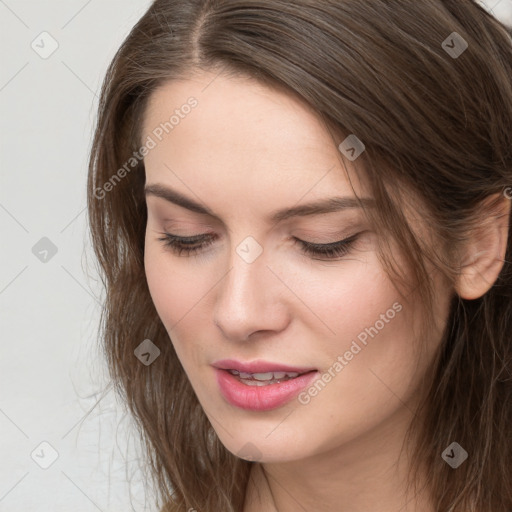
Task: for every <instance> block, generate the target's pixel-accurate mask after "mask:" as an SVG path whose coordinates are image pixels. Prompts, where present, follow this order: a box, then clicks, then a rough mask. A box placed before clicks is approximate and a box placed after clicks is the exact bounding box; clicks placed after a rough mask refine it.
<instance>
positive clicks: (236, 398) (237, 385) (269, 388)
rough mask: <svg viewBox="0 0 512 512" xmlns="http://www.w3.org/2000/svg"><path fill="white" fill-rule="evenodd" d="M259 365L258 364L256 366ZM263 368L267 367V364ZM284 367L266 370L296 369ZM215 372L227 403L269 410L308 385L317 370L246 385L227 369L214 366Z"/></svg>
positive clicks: (281, 404) (251, 409) (288, 400)
mask: <svg viewBox="0 0 512 512" xmlns="http://www.w3.org/2000/svg"><path fill="white" fill-rule="evenodd" d="M260 367H261V366H258V368H260ZM245 368H247V365H246V366H245ZM265 368H268V365H267V366H265ZM285 368H290V367H283V366H282V365H280V366H279V368H278V369H277V370H268V371H279V370H282V371H296V370H285ZM232 369H235V368H232ZM244 371H245V370H244ZM215 373H216V377H217V384H218V386H219V388H220V391H221V393H222V395H223V396H224V398H225V399H226V400H227V401H228V403H230V404H231V405H234V406H235V407H238V408H240V409H245V410H249V411H269V410H272V409H276V408H278V407H281V406H283V405H284V404H286V403H288V402H290V401H291V400H292V399H293V398H295V397H296V396H297V395H298V394H299V393H300V392H301V391H302V390H303V389H304V388H306V387H308V386H309V385H310V384H311V382H312V381H313V380H314V379H316V378H317V377H318V375H319V373H318V371H316V370H312V371H308V372H307V373H304V374H303V375H299V376H298V377H295V378H293V379H289V380H287V381H284V382H280V383H276V384H268V385H266V386H248V385H247V384H244V383H242V382H240V380H239V379H238V378H237V377H235V376H234V375H233V374H231V373H230V372H229V371H228V370H227V369H220V368H215ZM248 373H259V371H258V372H255V371H254V370H253V371H251V372H248ZM299 373H300V372H299Z"/></svg>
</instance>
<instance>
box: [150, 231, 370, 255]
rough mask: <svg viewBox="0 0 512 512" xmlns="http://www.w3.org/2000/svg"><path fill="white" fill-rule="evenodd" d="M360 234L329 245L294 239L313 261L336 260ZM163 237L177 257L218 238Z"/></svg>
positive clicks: (211, 236)
mask: <svg viewBox="0 0 512 512" xmlns="http://www.w3.org/2000/svg"><path fill="white" fill-rule="evenodd" d="M360 234H361V233H356V234H355V235H352V236H350V237H348V238H345V239H343V240H338V241H336V242H331V243H328V244H316V243H312V242H307V241H305V240H301V239H299V238H296V237H293V240H294V242H295V243H298V244H299V245H300V248H301V251H302V252H303V253H304V254H306V255H308V256H311V257H312V258H313V259H335V258H341V257H342V256H345V255H346V254H348V253H349V251H350V249H351V247H352V245H353V243H354V242H355V241H356V240H357V238H358V237H359V235H360ZM163 235H164V236H163V237H161V238H158V239H157V240H159V241H161V242H162V243H163V244H164V246H165V247H167V248H169V249H170V250H171V251H172V252H173V253H174V254H175V255H177V256H193V255H195V254H198V253H199V252H201V251H203V250H204V249H206V247H208V246H209V245H211V244H212V243H213V242H214V240H215V238H216V237H215V235H209V234H204V235H195V236H189V237H182V236H178V235H174V234H172V233H163ZM319 257H320V258H319Z"/></svg>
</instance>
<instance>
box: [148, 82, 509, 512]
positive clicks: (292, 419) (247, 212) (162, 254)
mask: <svg viewBox="0 0 512 512" xmlns="http://www.w3.org/2000/svg"><path fill="white" fill-rule="evenodd" d="M215 77H216V75H215V74H213V73H207V72H201V73H197V74H196V75H191V76H190V77H189V78H188V79H186V80H185V79H183V80H180V81H172V82H169V83H167V84H165V85H164V86H162V87H160V88H159V89H157V90H156V91H155V92H154V93H153V95H152V96H151V98H150V101H149V104H148V107H147V110H146V115H145V118H144V123H143V137H144V139H145V138H146V137H147V136H148V135H151V133H152V130H154V128H155V127H157V126H158V125H159V124H160V123H161V122H163V121H164V120H166V119H168V118H169V116H170V115H171V114H172V112H173V111H174V109H175V108H179V106H180V105H183V104H184V103H186V101H187V98H189V97H190V96H194V97H195V98H197V100H198V106H197V107H196V108H195V109H193V110H192V111H191V112H190V114H188V115H187V116H185V117H184V118H183V119H181V120H180V122H179V124H178V125H177V126H175V127H174V129H173V130H172V131H171V132H170V133H168V134H166V135H165V137H163V139H162V141H161V142H159V143H158V144H157V145H156V147H154V148H153V149H151V150H150V151H149V153H148V154H147V155H146V157H145V168H146V184H156V183H159V184H162V185H166V186H168V187H172V188H173V189H175V190H177V191H179V192H180V193H182V194H183V195H186V196H187V197H189V198H191V199H193V200H194V201H196V202H199V203H201V204H204V205H206V206H207V207H208V208H210V209H211V210H212V211H213V212H214V214H215V216H210V215H205V214H200V213H196V212H192V211H189V210H187V209H185V208H183V207H181V206H177V205H175V204H172V203H170V202H168V201H166V200H165V199H163V198H160V197H156V196H154V195H148V196H147V207H148V223H147V230H146V239H145V268H146V275H147V280H148V285H149V288H150V292H151V296H152V299H153V301H154V304H155V307H156V309H157V311H158V314H159V316H160V318H161V320H162V322H163V324H164V326H165V328H166V329H167V331H168V333H169V335H170V337H171V340H172V343H173V345H174V348H175V350H176V352H177V354H178V357H179V359H180V361H181V363H182V365H183V368H184V370H185V372H186V374H187V376H188V378H189V380H190V383H191V385H192V387H193V389H194V391H195V393H196V395H197V397H198V399H199V402H200V403H201V405H202V406H203V408H204V410H205V413H206V414H207V416H208V417H209V419H210V421H211V423H212V425H213V427H214V429H215V431H216V433H217V435H218V436H219V438H220V440H221V442H222V443H223V444H224V446H225V447H226V448H227V449H228V450H229V451H231V452H232V453H233V454H235V455H236V454H238V453H239V452H240V450H242V449H243V448H244V447H246V449H247V446H248V444H247V443H250V445H249V446H252V447H253V448H252V449H253V453H254V455H253V458H256V459H257V461H258V462H259V463H260V464H255V465H253V470H252V473H251V480H250V483H249V486H248V491H247V497H246V502H245V507H244V512H256V511H268V512H271V511H276V510H278V511H279V512H289V511H297V510H306V511H314V510H323V511H326V512H327V511H331V512H334V511H336V512H343V511H349V510H350V512H359V511H361V512H362V511H370V510H379V511H381V512H396V511H397V510H400V511H401V512H405V511H412V510H415V511H421V512H433V511H434V509H433V508H432V506H431V505H430V503H429V496H428V494H427V493H421V492H420V493H418V494H412V495H406V494H405V486H404V484H405V477H406V475H407V472H408V469H409V462H410V461H409V459H408V455H407V453H405V452H404V453H403V454H402V457H400V458H399V455H400V450H401V448H402V444H403V439H404V435H405V432H406V429H407V427H408V425H409V423H410V421H411V419H412V417H413V414H414V408H415V405H416V400H417V390H418V385H419V382H420V379H421V377H422V376H423V374H424V372H425V369H426V367H427V365H428V363H429V362H430V360H431V359H432V357H433V355H434V353H435V350H436V348H437V347H438V344H439V341H440V338H441V333H442V329H443V327H444V325H445V323H446V319H447V313H448V304H449V299H450V297H451V295H452V293H453V290H450V289H448V288H447V287H445V286H443V284H442V283H441V281H440V280H439V281H437V275H436V274H434V275H433V279H435V280H436V283H437V299H436V307H437V311H436V318H437V319H438V321H439V323H438V325H436V326H434V329H433V331H434V334H433V336H432V337H430V338H429V341H428V343H423V340H420V339H419V338H418V332H417V331H418V326H419V323H418V322H419V319H420V318H421V316H422V315H423V312H422V310H421V309H420V307H419V305H418V302H417V301H416V300H415V297H414V294H411V295H409V296H408V297H407V300H406V301H403V299H401V298H400V296H399V294H398V292H397V290H396V289H395V287H394V286H393V284H392V282H391V281H390V280H389V278H388V277H387V276H386V274H385V272H384V271H383V268H382V265H381V263H380V262H379V260H378V258H377V252H376V237H377V235H378V234H377V233H375V232H374V231H373V230H372V226H370V225H369V223H368V221H367V220H366V217H365V216H364V213H363V211H362V210H350V211H341V212H335V213H328V214H322V215H312V216H306V217H294V218H290V219H287V220H285V221H282V222H280V223H278V224H272V223H268V222H267V221H266V220H265V219H266V217H267V216H268V215H269V214H270V212H272V211H274V210H276V209H280V208H283V207H291V206H296V205H297V203H304V202H309V201H313V200H316V199H321V198H327V197H332V196H349V197H354V192H353V190H352V188H351V186H350V182H349V180H348V178H347V175H346V173H345V170H344V166H346V169H347V172H348V174H349V176H350V179H351V182H352V184H353V186H354V189H355V191H356V193H357V195H358V196H360V197H369V196H368V194H367V192H366V189H365V187H364V179H363V177H361V176H359V175H358V174H357V172H356V170H355V168H354V163H353V162H350V161H349V160H346V159H345V160H344V159H343V157H342V155H341V153H340V152H339V151H338V149H337V144H339V143H340V142H341V140H336V141H333V139H332V137H331V135H330V133H329V132H328V131H327V130H326V128H325V126H324V125H323V124H322V122H321V120H320V119H319V117H318V116H316V114H315V113H314V112H313V111H311V109H310V108H308V107H307V106H306V105H305V104H304V103H302V102H301V101H300V100H298V99H297V98H295V97H292V96H291V95H289V94H286V93H285V92H282V91H278V90H274V89H269V88H267V87H265V86H262V85H259V84H257V83H256V82H255V81H252V80H248V79H244V78H228V77H226V76H224V75H220V76H217V77H216V78H215ZM212 80H213V82H212ZM208 84H210V85H208ZM206 86H208V87H207V88H206V89H205V87H206ZM414 222H416V223H417V222H418V220H417V219H414ZM417 229H418V230H421V229H422V228H421V226H419V225H418V226H417ZM164 232H170V233H173V234H176V235H180V236H184V237H187V236H194V235H200V234H204V233H212V234H214V235H215V236H216V238H215V240H214V241H213V243H212V244H211V245H209V246H208V247H205V248H204V249H202V250H200V251H199V252H198V253H197V254H198V255H197V256H195V255H192V256H186V255H181V256H180V255H178V254H175V253H173V252H172V251H171V250H170V249H169V248H166V247H165V246H164V243H163V242H162V241H160V240H158V238H160V237H162V236H163V233H164ZM355 233H361V235H360V237H359V239H358V240H356V242H355V243H354V245H353V247H352V249H351V250H350V252H349V253H348V254H347V255H345V256H342V257H338V258H335V259H332V260H328V259H325V258H324V259H321V260H315V259H313V257H311V256H308V255H306V254H304V253H303V252H302V250H301V248H300V246H299V244H295V243H293V239H292V237H297V238H299V239H301V240H306V241H309V242H314V243H330V242H335V241H338V240H341V239H344V238H347V237H349V236H351V235H353V234H355ZM500 233H501V234H503V230H502V231H500ZM248 236H252V237H253V238H254V239H255V240H256V241H257V242H258V244H259V245H260V246H261V248H263V253H262V254H261V255H260V256H259V257H258V258H256V260H255V261H254V262H252V263H247V262H246V261H244V259H242V258H241V257H240V256H239V255H238V254H237V252H236V248H237V247H238V246H239V244H240V243H241V242H242V241H243V240H244V239H245V238H246V237H248ZM492 240H494V239H492ZM501 243H503V240H502V242H501ZM490 247H491V249H493V250H494V249H495V250H496V252H500V251H501V252H503V251H502V249H503V245H500V244H498V246H492V244H491V246H490ZM472 250H475V252H476V250H481V248H479V247H472ZM317 257H318V258H322V257H321V256H317ZM396 257H397V259H398V260H399V261H400V257H399V254H398V253H397V256H396ZM494 260H495V258H491V259H490V260H489V261H492V262H494ZM488 267H489V268H490V267H491V264H490V263H489V265H488ZM498 267H499V268H501V267H500V266H499V265H496V263H495V262H494V263H493V265H492V269H491V270H492V272H494V271H496V270H498ZM486 268H487V267H486ZM492 272H491V273H492ZM476 274H478V275H480V276H481V275H482V273H481V272H480V273H478V272H477V273H476ZM467 276H469V277H466V281H465V284H464V286H471V285H473V286H475V285H474V281H472V280H471V279H472V278H471V276H473V274H471V273H468V274H467ZM486 277H487V279H486V286H489V282H492V276H486ZM477 288H478V287H477ZM463 291H464V288H461V289H459V292H463ZM478 291H479V289H477V290H476V292H475V288H473V289H472V292H473V294H475V293H478ZM397 301H398V302H400V304H401V306H402V309H401V311H400V312H399V313H396V315H395V316H394V318H393V319H392V320H389V322H387V323H386V324H385V326H384V328H382V329H381V330H380V331H379V333H378V334H377V335H376V336H375V337H374V338H369V341H368V344H367V346H366V347H364V349H363V350H361V351H360V352H359V353H358V354H357V355H355V356H354V357H353V359H352V360H350V361H349V362H348V364H347V365H346V366H345V367H344V368H343V370H342V371H341V372H339V373H338V374H337V375H336V377H335V378H333V379H332V380H331V382H329V383H328V384H327V385H326V386H325V388H324V389H323V390H322V391H321V392H320V393H318V395H317V396H315V397H313V398H312V399H311V401H310V402H309V403H308V404H306V405H303V404H301V403H299V401H298V400H292V401H291V402H289V403H287V404H286V405H284V406H282V407H279V408H277V409H275V410H271V411H266V412H253V411H246V410H242V409H239V408H237V407H234V406H232V405H230V404H229V403H228V402H227V401H226V400H225V399H224V398H223V396H222V395H221V393H220V390H219V388H218V386H217V383H216V379H215V373H214V369H213V368H212V366H211V365H212V363H213V362H214V361H216V360H219V359H224V358H233V359H238V360H241V361H252V360H255V359H263V360H267V361H273V362H274V361H275V362H282V363H285V364H288V365H292V366H307V367H314V368H317V369H318V370H319V372H320V373H323V372H326V371H328V369H329V368H330V367H332V365H333V363H334V362H335V361H336V359H337V357H338V356H339V355H340V354H341V355H342V354H344V353H345V352H346V351H347V350H349V349H350V346H351V343H352V341H353V340H355V339H356V337H357V335H358V334H359V333H361V332H362V331H364V329H365V328H368V327H370V326H373V325H375V323H376V321H377V320H378V319H379V318H381V317H380V315H381V314H384V313H385V312H386V311H387V310H389V309H390V308H392V305H393V303H395V302H397ZM263 471H264V472H265V474H266V475H267V478H265V477H264V473H263Z"/></svg>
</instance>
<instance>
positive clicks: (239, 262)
mask: <svg viewBox="0 0 512 512" xmlns="http://www.w3.org/2000/svg"><path fill="white" fill-rule="evenodd" d="M229 265H230V266H229V269H228V271H227V273H226V275H225V276H224V277H223V278H222V279H221V281H220V282H219V284H218V287H216V289H217V294H216V296H215V307H214V318H213V320H214V323H215V324H216V325H217V327H219V329H220V330H221V331H222V333H223V335H224V337H225V338H226V339H228V340H231V341H246V340H247V339H248V338H249V337H250V336H251V335H253V334H255V333H257V332H264V331H265V332H266V333H267V334H270V333H271V332H272V333H275V332H280V331H281V330H283V329H285V328H286V326H287V325H288V323H289V321H290V319H289V309H288V308H287V301H288V300H289V298H290V297H289V296H288V295H286V294H287V288H286V286H285V285H284V284H283V282H282V281H281V280H280V279H279V278H278V277H277V275H279V272H278V271H277V270H276V269H274V268H270V266H269V265H268V261H267V258H266V253H265V252H263V253H261V254H260V255H259V256H258V257H257V258H256V259H255V260H254V261H252V262H248V261H246V259H244V258H243V257H241V256H240V255H239V254H238V253H237V252H236V251H232V257H231V258H230V260H229ZM276 274H277V275H276ZM289 293H290V292H289V291H288V294H289Z"/></svg>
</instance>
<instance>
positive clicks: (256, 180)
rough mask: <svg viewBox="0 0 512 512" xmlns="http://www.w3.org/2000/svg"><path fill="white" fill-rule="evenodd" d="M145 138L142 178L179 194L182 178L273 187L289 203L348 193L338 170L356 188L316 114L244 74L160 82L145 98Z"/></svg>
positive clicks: (222, 185) (226, 186) (227, 187)
mask: <svg viewBox="0 0 512 512" xmlns="http://www.w3.org/2000/svg"><path fill="white" fill-rule="evenodd" d="M191 98H193V101H191ZM194 103H195V106H194V107H190V106H189V105H191V104H194ZM155 133H156V134H157V135H158V137H157V136H156V135H155ZM147 137H152V138H153V139H155V142H156V145H155V147H154V148H153V149H152V150H151V151H150V152H149V153H148V154H147V155H146V157H145V158H144V161H145V167H146V174H147V181H152V182H155V181H159V182H165V183H168V184H171V183H175V184H176V185H178V187H181V190H182V191H185V190H184V189H183V184H184V182H187V183H190V184H194V185H193V186H194V192H196V191H198V190H199V189H202V190H203V191H205V192H206V191H207V190H211V189H212V187H216V190H217V191H219V193H220V192H222V191H224V192H226V193H228V192H229V191H231V192H232V193H234V194H237V193H238V194H239V193H240V190H241V189H244V188H245V189H250V190H252V192H253V193H255V194H258V193H259V194H260V195H261V194H263V193H265V195H267V196H268V195H271V194H272V193H273V192H279V199H280V200H282V199H283V195H287V193H286V192H287V191H288V195H289V198H288V199H289V201H288V202H290V203H292V202H296V201H297V200H299V196H301V195H304V194H308V199H315V198H319V197H325V196H326V195H327V194H329V195H334V192H337V193H340V194H345V195H347V194H350V195H353V193H352V189H351V187H350V184H349V182H348V179H347V176H346V172H345V169H346V171H347V172H348V173H349V175H350V177H351V181H352V185H353V186H354V189H355V190H356V192H357V193H358V195H360V194H361V193H362V186H361V183H360V182H361V178H360V177H359V176H357V175H356V174H355V173H354V171H353V169H352V165H351V163H350V162H348V161H346V160H344V159H343V157H342V156H341V154H340V152H339V151H338V148H337V145H338V144H339V142H341V140H336V139H335V138H334V137H333V135H332V133H331V132H330V131H329V130H328V129H327V127H326V126H325V124H324V123H323V121H322V118H321V116H319V115H318V114H317V113H316V112H315V111H314V110H313V109H312V108H311V107H310V106H309V105H307V104H306V103H305V102H303V101H301V100H300V99H299V98H297V97H296V95H293V94H290V93H287V92H286V91H285V90H280V89H274V88H269V87H268V86H265V85H263V84H260V83H258V82H256V81H255V80H252V79H247V78H243V77H236V78H233V77H228V76H225V75H222V74H221V75H217V74H214V73H208V72H204V73H201V74H199V73H198V74H195V75H194V76H191V77H189V78H187V79H180V80H173V81H169V82H167V83H165V84H164V85H162V86H161V87H159V88H158V89H157V90H156V91H154V92H153V94H152V95H151V96H150V98H149V101H148V103H147V108H146V112H145V115H144V120H143V129H142V140H146V139H147ZM160 139H161V140H160ZM344 168H345V169H344ZM171 171H172V172H171ZM178 177H182V178H183V180H182V183H181V184H180V183H179V181H176V180H177V179H178Z"/></svg>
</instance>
